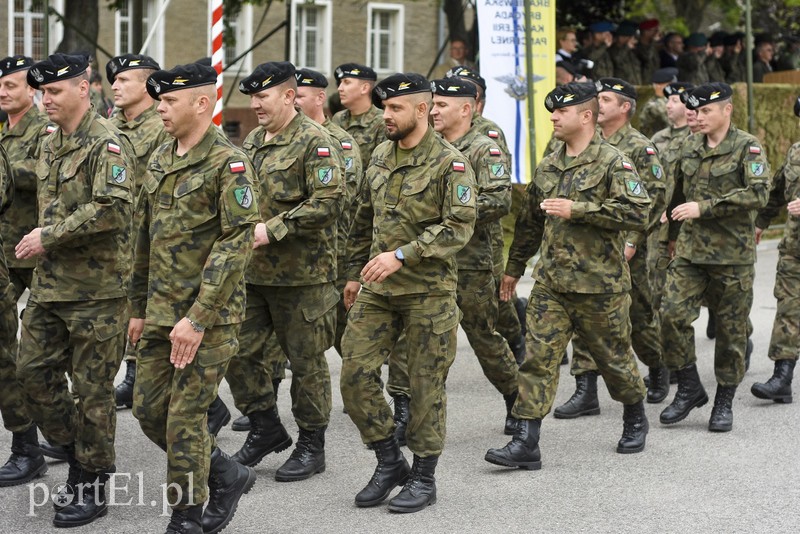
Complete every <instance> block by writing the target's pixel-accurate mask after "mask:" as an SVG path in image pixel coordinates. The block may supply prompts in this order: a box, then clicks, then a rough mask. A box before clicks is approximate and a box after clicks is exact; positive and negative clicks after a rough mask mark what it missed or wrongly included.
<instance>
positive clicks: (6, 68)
mask: <svg viewBox="0 0 800 534" xmlns="http://www.w3.org/2000/svg"><path fill="white" fill-rule="evenodd" d="M32 66H33V60H32V59H31V58H29V57H28V56H11V57H7V58H4V59H2V60H0V78H2V77H3V76H7V75H9V74H13V73H15V72H17V71H20V70H26V69H29V68H31V67H32Z"/></svg>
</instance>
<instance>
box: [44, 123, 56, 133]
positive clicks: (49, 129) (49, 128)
mask: <svg viewBox="0 0 800 534" xmlns="http://www.w3.org/2000/svg"><path fill="white" fill-rule="evenodd" d="M56 130H58V127H56V126H55V125H53V124H48V125H47V128H45V131H46V132H47V133H49V134H51V133H53V132H55V131H56Z"/></svg>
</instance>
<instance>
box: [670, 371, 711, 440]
mask: <svg viewBox="0 0 800 534" xmlns="http://www.w3.org/2000/svg"><path fill="white" fill-rule="evenodd" d="M674 374H676V375H677V376H678V392H677V393H675V398H674V399H672V404H670V405H669V406H667V407H666V408H664V411H662V412H661V417H660V420H661V422H662V423H663V424H665V425H671V424H673V423H677V422H678V421H683V420H684V419H686V416H687V415H689V412H690V411H692V408H699V407H700V406H703V405H704V404H706V403H707V402H708V395H706V390H705V389H703V384H702V383H700V375H698V374H697V366H696V365H695V364H692V365H690V366H688V367H685V368H683V369H681V370H679V371H675V373H674Z"/></svg>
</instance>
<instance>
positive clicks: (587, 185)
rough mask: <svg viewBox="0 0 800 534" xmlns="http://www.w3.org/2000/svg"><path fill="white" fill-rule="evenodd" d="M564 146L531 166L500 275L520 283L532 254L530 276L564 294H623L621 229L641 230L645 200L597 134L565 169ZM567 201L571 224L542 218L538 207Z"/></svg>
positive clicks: (624, 162)
mask: <svg viewBox="0 0 800 534" xmlns="http://www.w3.org/2000/svg"><path fill="white" fill-rule="evenodd" d="M565 150H566V145H564V144H561V146H559V148H558V150H556V151H555V152H553V153H551V154H550V155H548V156H547V157H546V158H544V159H543V160H542V162H541V163H540V164H539V165H538V166H537V167H536V171H535V172H534V175H533V180H532V181H531V183H529V184H528V187H527V188H526V196H525V200H524V201H523V205H522V210H521V211H520V213H519V216H518V217H517V224H516V227H515V229H514V241H513V242H512V244H511V250H510V251H509V253H508V264H507V265H506V273H507V274H508V275H510V276H513V277H517V278H519V277H521V276H522V275H523V273H524V272H525V265H526V263H527V262H528V260H529V259H530V258H531V257H533V255H534V254H535V253H536V251H537V250H538V251H539V252H540V257H539V261H538V263H537V264H536V266H535V267H534V270H533V277H534V279H535V280H536V281H537V282H541V283H543V284H545V285H546V286H547V287H549V288H552V289H554V290H555V291H559V292H563V293H587V294H591V293H594V294H599V293H621V292H623V291H628V290H630V288H631V277H630V271H629V270H628V264H627V262H626V261H625V256H624V254H623V247H624V241H625V240H624V239H623V237H622V232H624V231H626V230H627V231H643V230H644V228H645V226H646V224H647V220H648V214H649V211H650V197H648V195H647V189H646V188H645V187H644V185H643V184H642V182H641V180H640V178H639V176H638V174H636V168H635V167H634V166H633V164H632V163H631V162H630V160H629V159H628V158H627V157H626V156H625V155H623V154H622V153H621V152H620V151H618V150H617V149H616V148H614V147H612V146H611V145H609V144H608V143H606V142H605V141H603V139H602V138H601V137H600V134H598V133H595V135H594V137H593V138H592V142H591V143H590V144H589V146H588V147H587V148H586V149H585V150H584V151H583V152H581V154H580V155H578V156H577V157H576V158H575V159H574V160H572V161H571V162H570V163H569V164H568V165H565V164H564V153H565ZM549 198H568V199H570V200H572V201H574V203H573V204H572V216H571V218H570V219H562V218H560V217H548V216H547V215H546V214H545V213H544V212H543V211H542V210H541V208H540V207H539V205H540V204H541V202H542V201H543V200H545V199H549Z"/></svg>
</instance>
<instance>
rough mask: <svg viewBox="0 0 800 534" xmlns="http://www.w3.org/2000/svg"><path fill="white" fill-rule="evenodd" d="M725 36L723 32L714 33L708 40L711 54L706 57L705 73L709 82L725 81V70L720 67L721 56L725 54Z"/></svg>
mask: <svg viewBox="0 0 800 534" xmlns="http://www.w3.org/2000/svg"><path fill="white" fill-rule="evenodd" d="M726 36H727V34H726V33H725V32H723V31H718V32H714V33H713V34H712V35H711V37H710V38H709V40H708V44H709V45H710V46H711V52H710V53H709V54H708V56H707V57H706V72H707V73H708V81H710V82H724V81H725V68H724V67H723V65H722V55H723V54H724V53H725V37H726Z"/></svg>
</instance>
